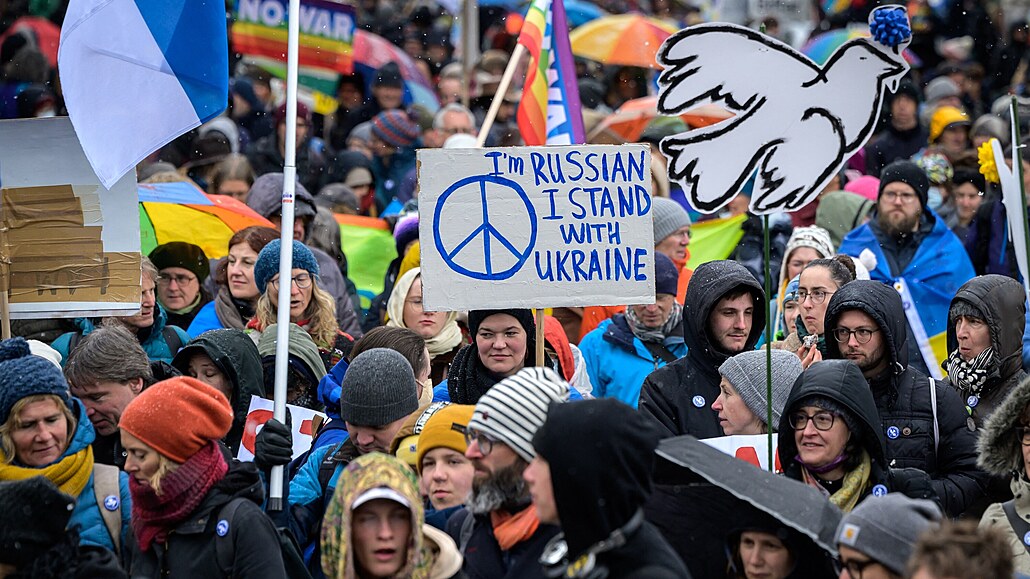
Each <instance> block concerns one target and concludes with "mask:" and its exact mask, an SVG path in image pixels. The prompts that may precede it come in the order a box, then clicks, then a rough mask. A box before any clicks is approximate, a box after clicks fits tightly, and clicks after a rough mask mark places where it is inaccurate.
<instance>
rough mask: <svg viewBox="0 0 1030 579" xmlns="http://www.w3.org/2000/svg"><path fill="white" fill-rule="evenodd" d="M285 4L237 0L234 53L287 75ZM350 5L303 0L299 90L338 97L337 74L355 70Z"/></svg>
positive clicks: (278, 0)
mask: <svg viewBox="0 0 1030 579" xmlns="http://www.w3.org/2000/svg"><path fill="white" fill-rule="evenodd" d="M288 6H289V2H288V0H236V2H235V10H234V12H233V16H234V22H233V25H232V44H233V49H235V50H236V52H239V53H240V54H243V55H244V56H246V57H247V59H248V60H249V61H251V62H254V63H256V64H259V65H261V66H262V67H263V68H265V69H267V70H268V71H269V72H271V73H273V74H276V75H278V76H283V77H285V74H286V11H287V7H288ZM355 20H356V16H355V10H354V7H353V6H350V5H347V4H341V3H339V2H333V1H332V0H301V3H300V53H299V54H298V59H299V61H300V70H299V72H298V76H299V79H298V80H299V83H300V84H301V86H304V87H306V88H309V89H312V90H313V91H316V92H318V93H323V94H324V95H335V94H336V82H337V80H338V79H339V75H340V74H349V73H351V72H352V71H353V70H354V56H353V55H354V28H355V24H354V22H355Z"/></svg>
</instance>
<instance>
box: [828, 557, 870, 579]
mask: <svg viewBox="0 0 1030 579" xmlns="http://www.w3.org/2000/svg"><path fill="white" fill-rule="evenodd" d="M876 564H877V562H876V561H873V560H872V559H866V560H865V561H856V560H854V559H852V560H850V561H838V560H837V559H834V560H833V567H834V570H835V571H836V572H837V575H840V573H841V571H844V570H845V569H847V571H848V577H851V579H862V574H863V573H865V570H866V569H867V568H868V567H869V566H870V565H876Z"/></svg>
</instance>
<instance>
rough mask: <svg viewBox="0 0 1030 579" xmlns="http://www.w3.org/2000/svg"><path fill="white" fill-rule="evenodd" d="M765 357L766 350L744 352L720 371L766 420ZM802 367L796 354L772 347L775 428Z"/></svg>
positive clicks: (748, 405) (749, 405)
mask: <svg viewBox="0 0 1030 579" xmlns="http://www.w3.org/2000/svg"><path fill="white" fill-rule="evenodd" d="M765 357H766V351H765V350H752V351H750V352H741V353H740V354H737V355H736V356H733V357H731V358H730V359H728V360H726V361H725V362H723V363H722V366H719V374H721V375H722V376H723V377H724V378H726V379H727V380H728V381H729V382H730V384H733V387H734V388H735V389H736V390H737V395H738V396H740V399H741V400H743V401H744V404H746V405H747V407H748V409H749V410H751V413H752V414H754V415H755V416H757V417H758V418H759V420H761V421H762V422H763V423H764V422H765V420H766V418H768V412H767V409H766V393H767V391H766V381H765V379H766V364H765ZM802 371H803V368H802V367H801V359H800V358H798V357H797V355H796V354H794V353H792V352H788V351H787V350H773V351H772V415H773V421H772V424H773V428H776V425H777V424H779V423H780V416H781V415H782V414H783V407H784V406H785V405H786V404H787V396H788V395H789V394H790V389H791V388H792V387H793V386H794V382H795V381H797V379H798V376H800V375H801V372H802Z"/></svg>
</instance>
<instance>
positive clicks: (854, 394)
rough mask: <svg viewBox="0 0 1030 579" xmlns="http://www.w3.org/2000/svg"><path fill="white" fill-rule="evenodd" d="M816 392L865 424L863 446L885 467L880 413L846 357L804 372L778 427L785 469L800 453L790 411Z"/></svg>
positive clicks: (874, 459) (781, 456)
mask: <svg viewBox="0 0 1030 579" xmlns="http://www.w3.org/2000/svg"><path fill="white" fill-rule="evenodd" d="M848 285H850V284H848ZM845 287H847V286H845ZM813 396H818V397H820V398H828V399H830V400H832V401H833V402H836V403H837V404H840V405H841V406H842V407H843V408H845V409H846V410H847V411H848V412H850V413H851V415H852V417H853V418H854V419H855V420H856V421H857V422H858V423H859V424H861V425H862V447H863V448H864V449H865V450H866V452H868V453H869V458H871V459H872V461H873V462H874V463H875V464H877V465H879V466H880V467H881V468H883V467H886V460H885V458H884V457H885V456H886V454H887V450H886V449H887V441H886V440H884V438H883V432H881V430H882V428H881V426H880V414H879V413H878V412H877V410H876V402H875V401H874V400H873V394H872V392H871V391H870V390H869V384H868V383H867V382H866V379H865V377H864V376H863V375H862V371H861V370H859V369H858V366H857V365H855V364H854V363H852V362H849V361H847V360H824V361H823V362H820V363H818V364H813V365H812V366H810V367H809V368H808V369H807V370H805V371H804V372H802V373H801V376H799V377H798V379H797V381H795V382H794V387H793V388H792V389H791V391H790V396H789V397H788V398H787V404H786V405H784V407H783V415H782V416H781V417H780V428H779V431H778V432H780V433H783V434H781V436H780V437H779V447H778V448H777V453H778V454H779V456H780V464H782V465H784V469H786V468H787V465H790V464H793V463H794V457H795V456H797V454H798V447H797V442H796V441H795V440H794V436H793V434H794V428H793V427H791V425H790V415H791V413H792V412H794V411H795V410H797V409H798V408H799V407H800V406H801V405H802V403H803V402H804V401H805V399H807V398H811V397H813Z"/></svg>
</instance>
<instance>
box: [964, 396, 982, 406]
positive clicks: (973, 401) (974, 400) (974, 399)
mask: <svg viewBox="0 0 1030 579" xmlns="http://www.w3.org/2000/svg"><path fill="white" fill-rule="evenodd" d="M979 403H980V397H979V396H970V397H969V398H966V406H968V407H970V408H976V405H977V404H979Z"/></svg>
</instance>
